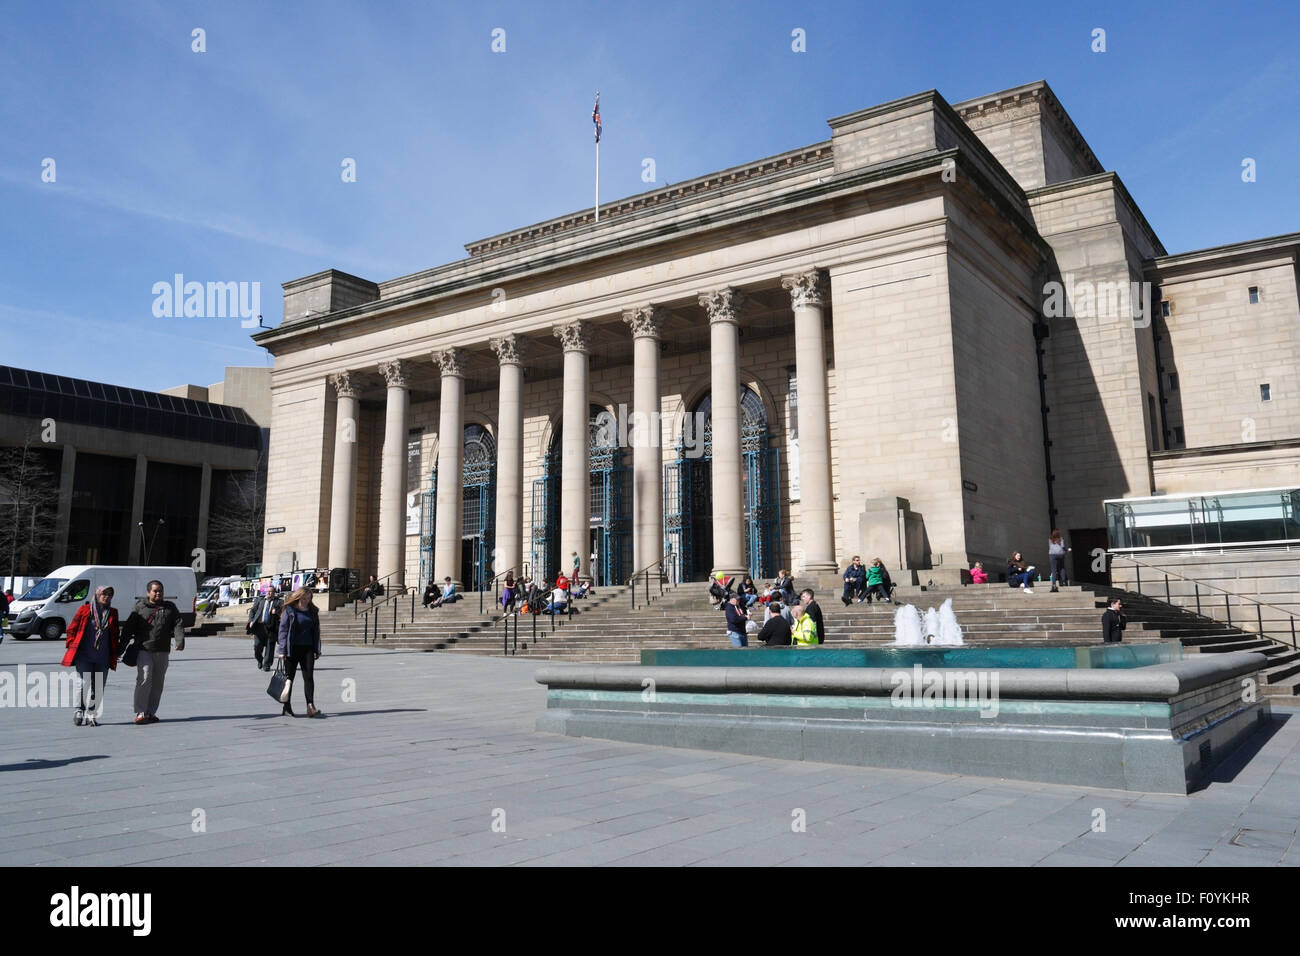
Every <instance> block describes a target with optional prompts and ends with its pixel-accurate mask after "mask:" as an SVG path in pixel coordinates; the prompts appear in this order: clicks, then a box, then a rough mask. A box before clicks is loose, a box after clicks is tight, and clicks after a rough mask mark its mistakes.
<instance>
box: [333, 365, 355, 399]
mask: <svg viewBox="0 0 1300 956" xmlns="http://www.w3.org/2000/svg"><path fill="white" fill-rule="evenodd" d="M354 374H355V373H353V372H351V371H347V372H335V373H334V374H333V375H331V376H329V383H330V385H331V386H333V388H334V393H335V394H336V395H337V396H338V397H339V398H356V397H357V382H356V379H355V378H354V377H353V375H354Z"/></svg>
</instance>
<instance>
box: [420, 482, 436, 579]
mask: <svg viewBox="0 0 1300 956" xmlns="http://www.w3.org/2000/svg"><path fill="white" fill-rule="evenodd" d="M437 507H438V469H437V468H434V469H433V470H432V471H430V472H429V490H428V491H425V492H422V493H421V494H420V579H419V580H418V581H417V582H416V585H417V586H419V587H421V588H422V587H424V586H425V585H426V584H428V583H429V581H430V580H431V579H432V578H433V516H434V513H435V512H436V510H437Z"/></svg>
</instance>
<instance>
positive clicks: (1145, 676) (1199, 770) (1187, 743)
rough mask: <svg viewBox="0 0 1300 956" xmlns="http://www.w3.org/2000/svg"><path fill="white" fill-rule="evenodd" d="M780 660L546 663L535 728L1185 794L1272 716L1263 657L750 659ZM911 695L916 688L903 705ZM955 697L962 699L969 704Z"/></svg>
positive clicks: (912, 654)
mask: <svg viewBox="0 0 1300 956" xmlns="http://www.w3.org/2000/svg"><path fill="white" fill-rule="evenodd" d="M1147 646H1148V647H1152V646H1154V647H1159V646H1161V645H1147ZM1098 649H1099V650H1108V649H1103V648H1098ZM782 650H783V649H777V648H773V649H765V650H763V651H755V652H753V653H750V654H743V653H740V654H738V653H737V652H735V651H731V652H728V651H719V652H716V653H718V654H720V655H722V656H723V658H724V659H726V660H728V661H729V662H731V663H734V664H737V665H739V666H728V667H716V666H689V665H665V664H656V665H654V666H641V667H637V666H624V665H568V666H560V665H556V666H548V667H543V668H542V669H541V670H539V671H538V673H537V680H538V682H539V683H542V684H545V685H546V687H547V710H546V712H545V713H544V714H543V715H542V716H541V717H539V718H538V720H537V729H538V730H540V731H547V732H554V733H562V734H568V735H570V736H581V737H600V738H604V739H609V740H621V741H629V742H635V743H646V744H658V745H662V746H670V747H689V748H694V749H703V750H718V751H727V752H732V753H743V754H752V755H758V756H766V757H780V758H785V759H791V760H813V761H820V762H824V763H845V764H856V765H861V766H873V767H893V768H900V769H909V770H928V771H936V772H940V773H960V774H972V775H978V776H986V777H1006V778H1012V779H1019V780H1038V781H1045V782H1050V783H1065V784H1079V785H1085V786H1092V787H1107V788H1113V789H1121V790H1137V791H1145V792H1159V793H1187V792H1189V791H1190V790H1192V789H1194V788H1195V787H1197V786H1199V785H1200V784H1201V783H1203V782H1204V781H1205V780H1206V779H1207V778H1208V776H1209V774H1210V772H1211V771H1212V769H1213V767H1214V766H1215V765H1216V764H1218V763H1219V762H1220V761H1221V760H1223V759H1224V757H1226V756H1227V755H1228V754H1229V753H1231V752H1232V751H1233V750H1234V749H1236V748H1237V747H1238V746H1240V745H1241V743H1242V742H1243V741H1245V740H1246V739H1247V738H1248V737H1249V736H1250V735H1252V734H1253V733H1255V732H1256V730H1258V729H1259V728H1260V727H1262V726H1263V725H1264V724H1266V723H1268V721H1269V719H1270V713H1269V706H1268V703H1267V701H1266V700H1264V699H1263V698H1262V697H1261V696H1260V691H1259V687H1260V681H1259V672H1260V670H1261V669H1262V668H1263V667H1264V666H1265V664H1266V658H1265V657H1264V655H1262V654H1255V653H1246V652H1234V653H1226V654H1196V655H1190V656H1188V657H1187V658H1185V659H1179V660H1168V661H1164V662H1159V663H1149V664H1139V665H1137V666H1127V667H1123V666H1104V665H1103V666H1091V667H1078V666H1075V667H1068V666H1067V667H1053V666H1019V667H1014V666H1001V667H990V666H987V665H977V664H974V663H970V664H968V665H966V666H964V667H927V666H924V658H925V655H927V654H933V653H938V654H953V653H955V652H961V651H985V652H989V651H993V650H997V651H999V652H1002V651H1003V649H992V648H905V649H904V648H899V649H894V648H880V649H872V650H880V651H886V652H894V653H898V654H900V655H902V657H901V658H900V660H902V661H903V665H902V666H895V667H873V666H866V665H863V664H858V663H852V664H841V665H840V666H815V665H813V664H806V663H803V662H802V661H800V663H799V664H798V665H795V666H783V665H773V666H765V665H762V664H759V665H758V666H754V665H753V664H750V663H748V660H749V659H750V658H753V659H754V660H756V661H758V660H761V659H763V658H767V659H768V660H776V659H777V658H776V657H772V656H769V655H777V654H779V653H780V652H781V651H782ZM1012 650H1014V649H1010V648H1008V649H1006V651H1012ZM1020 650H1023V651H1029V650H1033V651H1040V652H1041V651H1047V650H1057V651H1062V650H1069V651H1070V652H1072V653H1074V654H1076V661H1077V659H1078V658H1077V655H1078V653H1079V651H1080V649H1079V648H1024V649H1020ZM1123 650H1125V651H1137V650H1139V647H1136V646H1135V647H1129V648H1123ZM918 651H920V652H921V653H920V654H918V653H917V652H918ZM653 653H656V654H668V653H692V652H667V651H659V652H653ZM695 653H715V652H712V651H703V652H695ZM789 653H791V654H802V655H806V656H807V657H808V658H810V659H816V660H817V662H818V663H822V662H824V661H829V660H833V659H834V658H833V657H830V656H826V655H842V654H850V655H851V654H854V653H857V654H861V653H863V651H861V650H858V649H847V648H845V649H820V648H819V649H814V650H794V649H791V650H790V651H789ZM700 659H703V658H700ZM741 660H745V661H746V663H744V664H740V661H741ZM965 660H968V661H969V660H972V659H971V658H969V657H967V658H965ZM1103 660H1105V657H1104V655H1103ZM923 674H924V675H925V679H926V681H927V682H928V681H930V680H932V679H933V680H937V681H938V683H939V687H940V692H939V693H938V694H936V695H935V696H934V697H933V698H931V699H927V697H926V694H925V692H924V691H923V690H922V683H921V680H920V679H921V677H922V675H923ZM904 686H907V687H908V688H909V691H912V690H914V692H911V693H908V694H906V695H900V693H899V692H900V689H902V688H903V687H904ZM976 689H979V693H978V694H976ZM953 691H959V692H960V691H964V692H965V694H966V697H965V699H964V700H963V699H962V695H961V693H952V692H953Z"/></svg>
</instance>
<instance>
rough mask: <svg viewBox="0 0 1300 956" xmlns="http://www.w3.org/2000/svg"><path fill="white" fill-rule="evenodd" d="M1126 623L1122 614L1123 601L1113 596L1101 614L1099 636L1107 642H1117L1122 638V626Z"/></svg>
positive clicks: (1126, 620)
mask: <svg viewBox="0 0 1300 956" xmlns="http://www.w3.org/2000/svg"><path fill="white" fill-rule="evenodd" d="M1127 625H1128V619H1127V618H1126V617H1125V616H1124V602H1123V601H1122V600H1120V599H1119V598H1114V599H1112V600H1111V602H1110V607H1108V608H1106V612H1105V613H1104V614H1102V616H1101V638H1102V640H1103V641H1105V642H1106V643H1107V644H1118V643H1119V642H1120V641H1122V640H1124V628H1125V627H1126V626H1127Z"/></svg>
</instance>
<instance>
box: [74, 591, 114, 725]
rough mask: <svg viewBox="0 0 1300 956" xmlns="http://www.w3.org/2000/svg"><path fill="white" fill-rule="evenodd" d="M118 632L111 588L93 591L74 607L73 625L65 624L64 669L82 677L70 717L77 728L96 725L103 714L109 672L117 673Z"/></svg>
mask: <svg viewBox="0 0 1300 956" xmlns="http://www.w3.org/2000/svg"><path fill="white" fill-rule="evenodd" d="M119 633H120V632H119V628H118V623H117V608H115V607H113V589H112V588H109V587H102V588H96V589H95V599H94V600H93V601H91V602H89V603H87V604H83V605H81V607H79V608H77V613H76V614H75V615H74V616H73V618H72V623H71V624H69V625H68V639H67V647H68V652H67V653H66V654H64V655H63V666H64V667H76V668H77V676H78V677H80V678H81V691H80V695H79V697H78V700H77V711H76V713H75V714H73V717H72V722H73V723H74V724H76V725H77V726H78V727H82V726H85V727H98V726H99V717H100V714H102V713H103V712H104V688H105V686H107V684H108V672H109V671H110V670H117V651H118V635H119ZM87 674H89V675H90V679H89V680H87V679H86V675H87ZM87 689H89V694H87Z"/></svg>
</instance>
